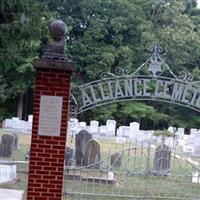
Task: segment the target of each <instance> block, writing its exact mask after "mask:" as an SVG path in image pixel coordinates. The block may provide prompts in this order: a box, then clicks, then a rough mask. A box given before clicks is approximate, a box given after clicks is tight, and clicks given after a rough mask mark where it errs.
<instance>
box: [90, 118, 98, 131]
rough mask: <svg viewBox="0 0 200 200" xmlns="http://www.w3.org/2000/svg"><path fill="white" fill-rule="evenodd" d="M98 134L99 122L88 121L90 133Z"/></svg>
mask: <svg viewBox="0 0 200 200" xmlns="http://www.w3.org/2000/svg"><path fill="white" fill-rule="evenodd" d="M98 132H99V122H98V121H95V120H92V121H90V133H92V134H98Z"/></svg>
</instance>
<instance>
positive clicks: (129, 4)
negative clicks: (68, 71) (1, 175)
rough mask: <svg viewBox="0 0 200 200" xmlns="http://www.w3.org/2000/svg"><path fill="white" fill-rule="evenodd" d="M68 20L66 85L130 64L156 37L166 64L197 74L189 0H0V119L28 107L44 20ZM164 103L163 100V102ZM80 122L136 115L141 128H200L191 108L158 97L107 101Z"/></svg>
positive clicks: (195, 26) (198, 18)
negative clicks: (69, 80)
mask: <svg viewBox="0 0 200 200" xmlns="http://www.w3.org/2000/svg"><path fill="white" fill-rule="evenodd" d="M55 18H59V19H62V20H63V21H64V22H66V24H67V25H68V37H67V38H66V51H67V53H68V55H69V57H70V58H71V59H72V60H73V61H74V62H75V65H76V72H75V75H74V77H73V84H74V85H77V84H82V83H84V82H89V81H92V80H96V79H99V78H100V74H101V72H103V71H106V72H107V71H111V72H112V71H114V70H115V69H116V68H117V67H121V68H128V69H129V70H130V71H134V70H136V69H137V68H138V67H139V66H140V65H141V64H142V63H143V62H144V61H145V60H146V55H147V54H146V49H147V48H148V47H149V46H150V45H151V44H152V43H153V42H155V41H159V43H160V44H161V46H162V47H163V48H164V49H165V51H166V52H165V58H166V63H167V64H168V65H169V66H170V68H171V69H172V70H173V71H174V72H175V73H176V74H178V72H179V71H186V72H190V73H193V75H194V77H196V78H197V79H200V68H199V65H200V10H199V9H198V8H197V2H196V0H134V1H131V0H76V1H74V0H57V1H52V0H43V1H42V0H20V1H19V0H2V1H1V3H0V120H2V119H4V118H5V117H9V116H14V115H15V116H16V115H18V116H20V117H23V118H26V117H27V114H30V113H31V112H32V93H33V84H34V69H33V66H32V60H33V59H34V58H35V57H36V56H38V55H41V54H42V51H43V47H44V46H45V45H46V44H47V43H48V41H49V36H48V30H47V28H48V24H49V22H50V21H51V20H52V19H55ZM166 105H167V106H166ZM79 118H80V119H81V120H86V121H87V120H90V119H96V120H99V121H100V122H102V123H104V121H105V119H108V118H115V119H116V120H117V122H118V124H119V125H120V124H124V125H125V124H128V123H129V122H130V121H133V120H135V121H139V122H141V125H142V127H143V128H146V129H160V128H166V127H167V126H168V125H176V126H179V127H186V126H190V127H197V128H198V127H200V116H199V113H197V112H195V111H191V110H188V109H186V108H183V107H177V106H173V105H169V104H163V103H162V104H161V103H158V102H145V103H144V102H129V103H127V102H126V103H118V104H111V105H108V106H105V107H99V108H97V109H94V110H91V111H88V112H85V113H84V114H82V115H80V116H79Z"/></svg>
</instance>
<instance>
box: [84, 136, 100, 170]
mask: <svg viewBox="0 0 200 200" xmlns="http://www.w3.org/2000/svg"><path fill="white" fill-rule="evenodd" d="M100 149H101V147H100V143H99V142H98V141H97V140H95V139H91V140H89V141H88V142H87V144H86V151H85V156H86V165H87V166H88V165H93V164H95V165H94V167H96V168H99V167H100V162H99V161H100V160H101V151H100Z"/></svg>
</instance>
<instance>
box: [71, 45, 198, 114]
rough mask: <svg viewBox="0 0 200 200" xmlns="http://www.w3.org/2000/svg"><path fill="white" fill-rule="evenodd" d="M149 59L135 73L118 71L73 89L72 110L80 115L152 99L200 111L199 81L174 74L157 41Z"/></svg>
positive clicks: (183, 74)
mask: <svg viewBox="0 0 200 200" xmlns="http://www.w3.org/2000/svg"><path fill="white" fill-rule="evenodd" d="M149 51H150V53H151V55H150V57H149V58H148V59H147V61H146V62H145V63H143V64H142V65H141V66H140V67H139V68H138V69H137V70H136V71H134V72H133V73H129V70H127V69H121V68H117V69H116V71H115V72H114V73H111V72H103V73H102V74H101V76H102V78H101V79H99V80H97V81H93V82H89V83H86V84H84V85H81V86H78V87H75V88H72V92H71V98H70V111H71V113H74V114H79V113H82V112H84V111H87V110H90V109H92V108H95V107H98V106H101V105H105V104H109V103H113V102H122V101H133V100H151V101H161V102H167V103H172V104H176V105H180V106H184V107H188V108H190V109H193V110H195V111H197V112H200V81H198V80H194V78H193V76H192V74H191V73H188V74H187V73H186V72H183V71H182V72H179V74H178V75H177V74H175V73H174V72H173V71H172V70H171V69H170V67H169V66H168V65H167V64H166V63H165V61H164V60H163V58H162V56H161V54H162V52H163V49H162V48H161V47H160V46H159V44H158V43H157V42H156V43H154V44H153V46H152V47H150V48H149Z"/></svg>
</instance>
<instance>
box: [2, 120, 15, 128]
mask: <svg viewBox="0 0 200 200" xmlns="http://www.w3.org/2000/svg"><path fill="white" fill-rule="evenodd" d="M12 123H13V120H12V119H5V122H4V127H3V128H4V129H10V128H12V126H13V125H12Z"/></svg>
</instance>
